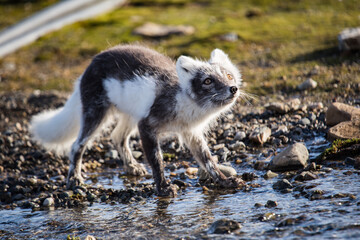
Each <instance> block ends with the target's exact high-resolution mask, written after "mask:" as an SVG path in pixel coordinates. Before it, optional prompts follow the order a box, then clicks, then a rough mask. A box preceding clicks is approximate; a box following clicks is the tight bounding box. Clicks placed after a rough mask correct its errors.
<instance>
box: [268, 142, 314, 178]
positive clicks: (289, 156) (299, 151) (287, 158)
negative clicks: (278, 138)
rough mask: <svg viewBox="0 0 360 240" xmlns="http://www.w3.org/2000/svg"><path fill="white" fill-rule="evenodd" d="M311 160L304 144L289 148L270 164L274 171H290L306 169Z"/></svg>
mask: <svg viewBox="0 0 360 240" xmlns="http://www.w3.org/2000/svg"><path fill="white" fill-rule="evenodd" d="M308 159H309V152H308V150H307V148H306V146H305V145H304V144H303V143H295V144H293V145H290V146H288V147H287V148H285V149H284V150H283V151H282V152H280V153H279V154H278V155H276V156H275V157H274V158H273V159H272V160H271V161H270V163H269V166H268V168H269V169H270V170H272V171H288V170H295V169H301V168H304V167H305V166H306V164H307V160H308Z"/></svg>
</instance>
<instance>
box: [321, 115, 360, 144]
mask: <svg viewBox="0 0 360 240" xmlns="http://www.w3.org/2000/svg"><path fill="white" fill-rule="evenodd" d="M327 137H328V139H329V140H335V139H353V138H360V119H359V120H353V121H346V122H341V123H339V124H337V125H335V126H333V127H331V128H330V129H329V132H328V135H327Z"/></svg>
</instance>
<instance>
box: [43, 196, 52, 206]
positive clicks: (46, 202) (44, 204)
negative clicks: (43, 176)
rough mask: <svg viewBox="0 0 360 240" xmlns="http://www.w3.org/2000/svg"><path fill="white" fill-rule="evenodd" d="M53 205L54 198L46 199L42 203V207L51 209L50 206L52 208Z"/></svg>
mask: <svg viewBox="0 0 360 240" xmlns="http://www.w3.org/2000/svg"><path fill="white" fill-rule="evenodd" d="M54 204H55V201H54V198H52V197H49V198H46V199H45V200H44V202H43V206H44V207H51V206H54Z"/></svg>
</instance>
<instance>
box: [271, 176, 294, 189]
mask: <svg viewBox="0 0 360 240" xmlns="http://www.w3.org/2000/svg"><path fill="white" fill-rule="evenodd" d="M273 188H274V189H275V190H285V189H288V188H293V185H292V184H291V183H290V182H289V181H288V180H287V179H281V180H279V181H277V182H276V183H274V184H273Z"/></svg>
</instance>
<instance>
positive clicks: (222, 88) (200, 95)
mask: <svg viewBox="0 0 360 240" xmlns="http://www.w3.org/2000/svg"><path fill="white" fill-rule="evenodd" d="M221 70H222V72H223V73H224V75H226V72H225V70H224V69H221ZM207 78H209V79H211V80H212V84H211V85H209V86H205V85H204V84H203V82H204V80H205V79H207ZM232 86H236V83H235V81H234V80H229V79H227V78H226V77H224V76H221V75H219V74H218V73H217V72H215V71H214V70H211V69H199V71H198V72H197V73H196V74H195V76H194V78H193V79H192V80H191V87H192V92H193V93H194V94H195V96H196V99H195V100H196V102H197V103H198V104H199V105H200V106H205V105H207V104H208V103H209V102H211V103H213V104H214V105H215V106H217V105H224V104H227V103H229V102H231V100H232V99H233V96H230V97H229V96H228V93H229V91H230V88H231V87H232Z"/></svg>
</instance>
